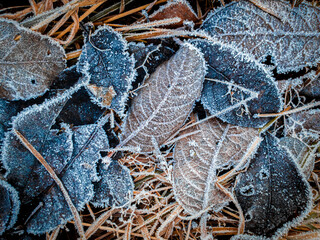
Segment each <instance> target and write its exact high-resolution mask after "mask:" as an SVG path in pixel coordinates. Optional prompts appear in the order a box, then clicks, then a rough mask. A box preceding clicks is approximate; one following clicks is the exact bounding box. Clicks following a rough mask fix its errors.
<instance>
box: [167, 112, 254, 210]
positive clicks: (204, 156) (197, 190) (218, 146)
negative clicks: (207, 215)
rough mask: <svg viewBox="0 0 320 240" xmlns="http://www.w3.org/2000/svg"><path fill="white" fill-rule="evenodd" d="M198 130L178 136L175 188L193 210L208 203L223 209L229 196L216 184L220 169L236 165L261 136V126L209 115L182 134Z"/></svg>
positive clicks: (186, 206) (206, 205) (180, 200)
mask: <svg viewBox="0 0 320 240" xmlns="http://www.w3.org/2000/svg"><path fill="white" fill-rule="evenodd" d="M196 131H199V132H198V133H195V134H192V135H190V136H187V137H185V138H182V139H181V140H179V141H178V142H177V144H176V147H175V149H174V160H175V162H176V163H175V165H174V168H173V174H172V176H173V190H174V193H175V198H176V200H177V201H178V202H179V203H180V205H182V206H183V208H184V209H185V210H186V211H187V212H188V213H190V214H193V215H195V214H197V213H199V212H201V211H204V210H205V209H207V208H208V207H213V209H214V210H215V211H218V210H220V209H221V208H222V207H223V206H224V205H226V204H227V203H228V202H229V201H230V199H229V197H227V196H226V195H225V194H224V193H223V192H221V191H220V190H219V189H218V188H217V187H216V186H215V183H216V181H217V175H216V174H217V172H218V171H219V170H223V169H225V168H229V167H231V166H234V165H236V164H237V163H238V162H239V161H240V160H241V159H242V157H243V155H244V154H245V153H246V152H247V150H248V148H249V147H250V145H251V143H252V142H253V140H254V139H255V137H258V135H259V133H258V130H256V129H254V128H241V127H237V126H234V125H230V124H226V123H223V122H222V121H220V120H219V119H217V118H214V119H209V120H207V121H205V122H203V123H200V124H198V125H196V126H195V127H192V128H190V129H188V130H185V131H183V132H182V133H181V134H182V135H184V134H188V133H192V132H196Z"/></svg>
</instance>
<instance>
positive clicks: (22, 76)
mask: <svg viewBox="0 0 320 240" xmlns="http://www.w3.org/2000/svg"><path fill="white" fill-rule="evenodd" d="M64 57H65V53H64V49H63V48H62V47H61V46H60V45H59V44H58V43H56V42H54V41H53V40H51V39H50V38H49V37H46V36H43V35H41V34H39V33H36V32H32V31H30V30H28V29H27V28H24V27H20V26H19V25H18V23H16V22H14V21H9V20H5V19H0V98H4V99H7V100H20V99H22V100H27V99H30V98H35V97H38V96H40V95H42V94H43V93H44V92H46V91H47V90H48V88H49V87H50V85H51V83H52V81H53V80H54V78H55V77H56V76H57V75H58V74H59V73H60V72H61V71H62V70H63V69H64V67H65V60H64Z"/></svg>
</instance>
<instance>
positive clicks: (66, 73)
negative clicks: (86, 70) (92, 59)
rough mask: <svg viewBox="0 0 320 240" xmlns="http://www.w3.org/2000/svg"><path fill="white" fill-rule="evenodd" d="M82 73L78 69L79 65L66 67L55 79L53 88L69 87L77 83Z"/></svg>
mask: <svg viewBox="0 0 320 240" xmlns="http://www.w3.org/2000/svg"><path fill="white" fill-rule="evenodd" d="M81 77H82V74H81V73H79V72H78V71H77V65H73V66H72V67H69V68H66V69H64V70H63V71H62V72H60V73H59V75H58V76H57V77H56V78H55V79H54V81H53V83H52V85H51V89H67V88H70V87H72V86H73V85H75V84H76V83H77V82H78V80H79V78H81Z"/></svg>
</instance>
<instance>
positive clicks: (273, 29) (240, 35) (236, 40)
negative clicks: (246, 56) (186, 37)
mask: <svg viewBox="0 0 320 240" xmlns="http://www.w3.org/2000/svg"><path fill="white" fill-rule="evenodd" d="M260 2H261V3H262V9H264V10H266V11H268V12H266V11H263V10H262V9H261V8H259V7H257V6H255V5H254V4H253V3H250V2H249V1H239V2H233V3H231V4H229V5H227V6H226V7H223V8H220V9H218V10H215V11H214V12H212V13H211V14H209V16H208V17H207V19H206V20H205V21H204V23H203V24H202V27H201V28H202V29H203V30H204V31H205V32H207V33H208V34H209V35H210V36H211V37H213V38H214V39H217V40H220V41H222V42H224V43H228V44H233V45H234V46H235V47H237V48H239V49H240V50H242V51H243V52H246V53H251V54H252V55H254V56H255V58H256V59H257V60H258V61H264V60H265V58H266V57H267V56H268V55H270V56H271V57H272V60H273V62H274V63H275V65H276V67H277V70H278V72H280V73H285V72H288V71H298V70H300V69H301V68H303V67H305V66H314V65H316V64H317V62H319V60H320V49H319V44H320V25H319V20H318V19H319V16H320V10H319V9H318V8H316V7H313V6H311V5H310V4H308V3H301V4H300V5H299V7H295V8H292V7H291V5H290V4H289V3H288V2H285V1H281V0H268V1H260Z"/></svg>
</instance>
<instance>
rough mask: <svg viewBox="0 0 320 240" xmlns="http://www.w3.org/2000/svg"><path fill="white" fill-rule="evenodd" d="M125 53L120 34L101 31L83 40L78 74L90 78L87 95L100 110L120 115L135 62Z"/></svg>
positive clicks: (106, 30)
mask: <svg viewBox="0 0 320 240" xmlns="http://www.w3.org/2000/svg"><path fill="white" fill-rule="evenodd" d="M126 49H127V43H126V42H125V41H124V40H123V38H122V36H121V35H120V34H118V33H116V32H115V31H113V30H112V29H111V28H109V27H101V28H99V29H98V30H97V31H96V32H95V33H94V34H92V35H88V36H86V43H85V45H84V47H83V49H82V54H81V56H80V59H79V62H78V70H79V71H80V72H82V73H84V74H85V75H87V76H89V78H90V82H89V84H88V86H87V89H88V91H89V92H90V93H91V94H92V95H93V96H94V98H95V99H96V101H97V102H98V103H99V104H100V105H101V106H103V107H107V108H112V109H114V110H116V111H117V112H118V113H119V114H120V115H121V114H122V113H123V111H124V107H125V103H126V100H127V95H128V91H129V90H130V88H131V83H132V81H133V78H134V75H135V71H134V59H133V58H132V57H130V56H129V54H128V52H127V51H126Z"/></svg>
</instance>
